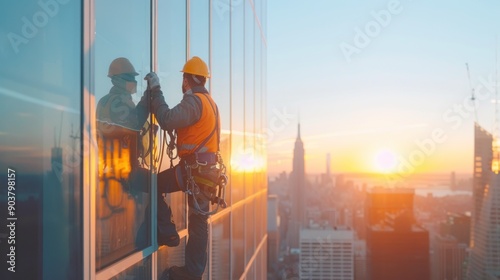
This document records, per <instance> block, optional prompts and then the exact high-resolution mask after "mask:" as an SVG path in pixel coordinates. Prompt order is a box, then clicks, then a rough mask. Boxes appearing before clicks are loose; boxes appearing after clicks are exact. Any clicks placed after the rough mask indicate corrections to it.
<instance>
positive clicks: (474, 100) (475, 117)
mask: <svg viewBox="0 0 500 280" xmlns="http://www.w3.org/2000/svg"><path fill="white" fill-rule="evenodd" d="M465 67H466V68H467V77H468V78H469V87H470V91H471V97H470V100H471V101H472V106H474V121H475V122H476V123H477V122H478V120H477V110H476V96H475V93H474V87H473V86H472V81H471V79H470V71H469V63H465Z"/></svg>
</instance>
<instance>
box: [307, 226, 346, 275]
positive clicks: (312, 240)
mask: <svg viewBox="0 0 500 280" xmlns="http://www.w3.org/2000/svg"><path fill="white" fill-rule="evenodd" d="M354 249H355V248H354V232H353V231H352V230H351V229H349V228H347V227H344V228H334V229H331V228H327V229H319V228H317V229H312V228H303V229H301V230H300V279H309V280H323V279H331V280H354Z"/></svg>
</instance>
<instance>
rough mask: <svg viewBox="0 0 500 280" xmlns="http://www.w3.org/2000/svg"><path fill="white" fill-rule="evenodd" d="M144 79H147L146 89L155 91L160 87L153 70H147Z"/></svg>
mask: <svg viewBox="0 0 500 280" xmlns="http://www.w3.org/2000/svg"><path fill="white" fill-rule="evenodd" d="M144 80H146V81H148V89H149V90H151V91H155V90H158V89H160V79H159V78H158V76H157V75H156V73H155V72H149V73H148V74H147V75H146V77H144Z"/></svg>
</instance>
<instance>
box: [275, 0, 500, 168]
mask: <svg viewBox="0 0 500 280" xmlns="http://www.w3.org/2000/svg"><path fill="white" fill-rule="evenodd" d="M268 5H269V10H268V14H269V21H268V35H269V40H268V65H269V67H268V89H267V90H268V92H273V94H270V95H269V100H268V104H267V105H268V122H269V123H268V133H267V134H268V151H269V152H268V156H269V159H268V169H269V172H270V173H279V172H281V171H287V172H289V171H290V170H291V169H292V161H291V155H290V154H289V153H287V150H291V149H292V148H293V141H294V138H295V137H294V136H295V133H294V130H295V127H296V125H297V123H298V122H299V115H300V123H301V126H302V138H303V141H304V143H305V145H304V149H305V151H306V173H308V174H311V173H316V174H317V173H321V172H324V158H325V155H326V154H327V153H330V154H331V170H332V173H344V172H378V171H377V163H376V162H377V157H378V155H379V154H380V153H384V152H386V153H389V154H393V156H394V157H395V158H396V160H397V163H401V162H402V161H403V160H406V161H409V159H410V158H411V156H412V153H414V152H415V151H422V152H423V153H424V154H425V160H424V162H423V163H422V164H420V165H419V166H417V167H416V168H415V171H414V172H415V173H427V172H439V173H450V172H453V171H455V172H457V173H468V174H472V171H473V166H472V161H471V159H472V158H473V149H472V147H473V131H474V122H475V121H476V119H475V116H474V112H473V110H471V108H472V107H471V104H472V103H471V101H470V97H471V86H470V84H472V87H474V88H475V89H476V100H475V105H476V107H477V121H478V122H479V124H480V125H481V126H483V127H485V128H486V129H488V130H493V128H494V114H493V112H494V106H493V104H492V103H491V99H494V89H493V86H494V83H495V78H494V76H495V72H496V67H495V53H496V50H498V47H496V37H497V36H498V34H500V32H499V31H500V30H499V29H498V27H497V26H498V22H499V20H498V17H497V16H496V11H498V10H500V4H499V3H496V2H494V1H485V2H482V3H481V5H478V4H476V3H472V2H464V1H460V2H439V3H435V2H432V1H370V2H369V3H363V4H360V3H354V2H350V1H316V2H314V4H312V3H309V2H294V4H293V5H289V4H288V3H287V2H284V1H272V2H269V4H268ZM318 18H321V21H318V20H317V19H318ZM367 30H368V31H367ZM362 38H365V39H366V43H365V44H362V41H363V40H362ZM351 47H352V48H351ZM466 63H468V65H469V70H470V84H469V79H468V75H467V69H466ZM433 134H436V135H437V137H436V138H437V140H438V141H434V142H435V143H434V144H435V147H434V148H432V149H430V148H429V149H428V150H426V151H425V150H424V151H423V150H422V148H420V147H419V143H422V142H425V141H426V140H428V139H432V136H433Z"/></svg>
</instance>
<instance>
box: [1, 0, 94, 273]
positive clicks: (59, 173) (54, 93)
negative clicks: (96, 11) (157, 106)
mask: <svg viewBox="0 0 500 280" xmlns="http://www.w3.org/2000/svg"><path fill="white" fill-rule="evenodd" d="M81 14H82V3H81V1H78V0H73V1H63V0H58V1H56V0H52V1H51V0H48V1H26V0H20V1H10V2H5V3H3V7H2V9H0V98H1V99H2V101H1V102H0V114H1V119H2V120H1V121H0V139H1V146H0V170H1V171H0V180H1V181H2V189H1V190H0V209H2V211H1V214H0V217H1V220H2V221H3V222H2V226H1V228H0V248H1V252H2V254H1V255H2V257H0V260H1V261H2V264H3V265H2V270H1V271H0V279H13V278H16V279H82V259H83V251H82V250H83V245H82V227H81V225H82V210H83V209H82V203H81V199H82V184H81V182H82V159H83V157H84V156H85V155H84V153H83V151H82V149H81V144H80V143H81V137H82V133H81V131H82V127H81V110H82V104H81V99H82V98H81V96H82V81H81V74H82V72H81V53H82V40H81V38H82V31H81V30H82V16H81ZM8 268H10V269H8Z"/></svg>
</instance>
